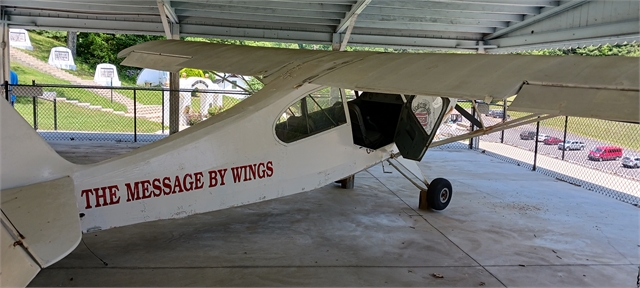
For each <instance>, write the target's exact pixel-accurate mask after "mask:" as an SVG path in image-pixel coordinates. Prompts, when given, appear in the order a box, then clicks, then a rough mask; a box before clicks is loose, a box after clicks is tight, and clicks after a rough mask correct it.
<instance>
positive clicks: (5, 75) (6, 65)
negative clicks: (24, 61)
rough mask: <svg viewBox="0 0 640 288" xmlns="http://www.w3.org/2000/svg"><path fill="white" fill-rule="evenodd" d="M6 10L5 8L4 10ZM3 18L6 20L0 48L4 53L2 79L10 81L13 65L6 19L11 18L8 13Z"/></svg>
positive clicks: (0, 75) (3, 24)
mask: <svg viewBox="0 0 640 288" xmlns="http://www.w3.org/2000/svg"><path fill="white" fill-rule="evenodd" d="M3 11H4V10H3ZM0 19H2V20H5V21H4V22H3V23H2V41H0V48H2V55H1V57H0V62H1V63H0V64H1V65H2V69H0V70H1V71H0V81H2V82H4V81H5V80H6V81H10V80H11V77H10V71H11V68H10V67H11V65H10V61H11V55H10V54H9V49H10V47H9V25H8V24H7V22H6V20H9V18H8V17H7V16H6V15H2V18H0Z"/></svg>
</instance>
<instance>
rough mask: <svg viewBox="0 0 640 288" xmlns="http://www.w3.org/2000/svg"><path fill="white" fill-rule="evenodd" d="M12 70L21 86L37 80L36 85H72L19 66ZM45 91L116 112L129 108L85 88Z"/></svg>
mask: <svg viewBox="0 0 640 288" xmlns="http://www.w3.org/2000/svg"><path fill="white" fill-rule="evenodd" d="M11 70H13V71H15V72H16V73H18V83H19V84H24V85H31V84H32V80H35V81H36V84H38V83H40V84H62V85H69V84H70V83H69V82H68V81H65V80H62V79H58V78H55V77H53V76H51V75H49V74H46V73H42V72H40V71H38V70H35V69H33V68H29V67H25V66H22V65H19V64H11ZM43 90H44V91H47V92H56V95H57V97H63V98H67V99H69V100H78V101H80V102H85V103H91V105H100V106H102V107H104V108H111V109H113V110H116V111H125V112H126V111H127V106H125V105H123V104H120V103H118V102H113V103H112V102H111V101H110V100H109V99H107V98H105V97H102V96H100V95H97V94H95V93H93V92H91V91H89V90H86V89H83V88H43Z"/></svg>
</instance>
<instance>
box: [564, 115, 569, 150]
mask: <svg viewBox="0 0 640 288" xmlns="http://www.w3.org/2000/svg"><path fill="white" fill-rule="evenodd" d="M567 123H569V116H564V136H563V138H562V141H563V142H562V143H564V144H563V146H562V160H564V151H567Z"/></svg>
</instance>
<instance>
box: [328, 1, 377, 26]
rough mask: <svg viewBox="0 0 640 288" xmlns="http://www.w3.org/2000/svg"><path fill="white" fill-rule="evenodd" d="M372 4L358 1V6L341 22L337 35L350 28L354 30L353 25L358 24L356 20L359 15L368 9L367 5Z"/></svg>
mask: <svg viewBox="0 0 640 288" xmlns="http://www.w3.org/2000/svg"><path fill="white" fill-rule="evenodd" d="M369 3H371V0H358V2H356V4H354V5H353V6H352V7H351V11H349V12H348V13H347V15H345V17H344V18H343V19H342V20H341V21H340V24H339V25H338V27H337V28H336V33H342V32H344V30H346V29H348V27H349V26H351V27H352V28H353V25H354V24H355V22H356V18H358V15H359V14H360V13H361V12H362V10H364V8H367V5H369Z"/></svg>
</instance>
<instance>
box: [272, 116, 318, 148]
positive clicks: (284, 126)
mask: <svg viewBox="0 0 640 288" xmlns="http://www.w3.org/2000/svg"><path fill="white" fill-rule="evenodd" d="M314 131H316V125H315V124H314V122H313V120H312V119H305V117H302V116H291V117H289V118H288V119H287V121H285V122H282V123H279V124H277V125H276V136H278V138H279V139H280V140H282V141H283V142H285V143H291V142H294V141H296V140H299V139H302V138H305V137H306V136H308V135H311V134H314Z"/></svg>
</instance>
